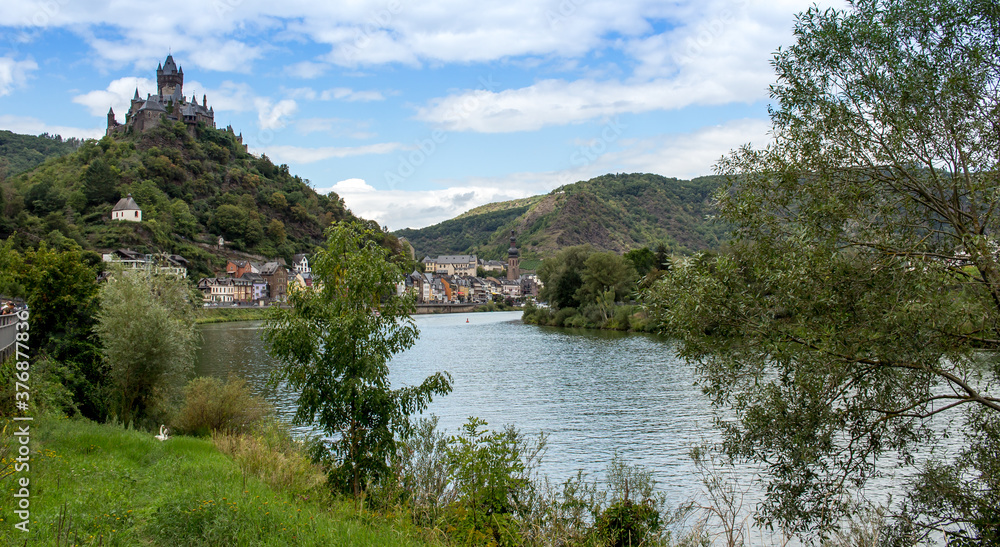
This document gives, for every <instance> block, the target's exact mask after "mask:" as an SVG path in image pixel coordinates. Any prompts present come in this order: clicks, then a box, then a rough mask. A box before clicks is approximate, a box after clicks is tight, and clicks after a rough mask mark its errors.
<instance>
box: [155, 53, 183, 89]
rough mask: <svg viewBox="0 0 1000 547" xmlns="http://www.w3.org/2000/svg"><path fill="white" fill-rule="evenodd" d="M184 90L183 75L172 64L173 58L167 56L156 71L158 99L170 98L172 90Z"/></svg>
mask: <svg viewBox="0 0 1000 547" xmlns="http://www.w3.org/2000/svg"><path fill="white" fill-rule="evenodd" d="M183 88H184V73H183V72H179V71H178V70H177V65H176V64H174V56H173V55H167V60H166V61H164V62H163V65H162V66H160V67H158V68H157V69H156V89H157V91H158V93H159V94H160V97H170V96H172V95H173V94H174V90H178V91H180V90H182V89H183Z"/></svg>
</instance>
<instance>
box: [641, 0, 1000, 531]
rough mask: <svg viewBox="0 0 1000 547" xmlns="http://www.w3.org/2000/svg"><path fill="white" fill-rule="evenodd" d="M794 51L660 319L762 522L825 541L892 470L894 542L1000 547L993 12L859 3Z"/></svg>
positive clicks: (983, 5) (996, 19)
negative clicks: (744, 469) (708, 405)
mask: <svg viewBox="0 0 1000 547" xmlns="http://www.w3.org/2000/svg"><path fill="white" fill-rule="evenodd" d="M795 37H796V41H795V43H794V44H793V45H792V46H791V47H789V48H787V49H781V50H779V51H778V52H777V54H776V55H775V58H774V62H773V64H774V67H775V70H776V72H777V81H776V83H775V84H774V85H772V87H771V94H772V97H773V99H775V100H776V102H777V105H776V106H775V107H773V108H772V110H771V120H772V124H773V140H772V141H771V142H770V143H769V144H768V145H767V146H765V147H764V148H756V149H755V148H751V147H750V146H746V147H744V148H742V149H740V150H738V151H736V152H734V153H732V154H730V155H729V156H727V157H725V158H724V159H723V160H722V161H721V162H720V163H719V164H718V170H719V171H720V173H721V174H724V175H727V176H728V180H729V183H730V184H729V185H728V187H727V188H726V189H725V190H724V191H722V192H721V193H720V194H718V195H717V200H718V208H719V211H720V217H721V218H722V220H724V221H725V222H727V223H729V224H730V225H731V226H732V227H733V228H734V233H733V244H732V249H731V251H729V252H727V253H724V254H722V255H720V256H701V257H696V258H695V259H692V260H688V261H682V262H680V263H675V264H674V266H675V267H674V269H673V271H672V273H671V274H670V275H668V276H667V277H666V278H665V279H664V280H663V281H661V282H660V284H659V285H658V286H656V287H655V288H654V290H653V291H652V292H651V293H650V300H651V302H652V304H653V307H654V310H655V312H656V314H657V315H658V317H659V318H660V319H661V321H662V323H663V326H664V330H665V331H667V332H669V333H671V334H672V335H674V336H676V337H677V338H678V339H679V341H680V343H679V346H678V348H679V351H680V353H681V354H682V355H683V356H684V357H686V358H688V359H690V360H692V361H694V362H696V363H697V364H698V365H699V366H700V370H701V374H702V381H703V385H704V388H705V390H706V392H707V393H708V394H709V395H710V396H711V397H712V399H713V401H714V402H715V403H716V404H718V405H721V406H725V407H729V408H731V409H733V410H734V411H735V416H736V418H737V419H736V420H735V421H731V422H727V423H723V424H721V425H722V427H723V430H724V439H725V440H724V447H725V448H726V450H727V451H728V453H729V454H730V455H731V456H733V457H735V458H738V459H745V460H751V461H756V462H762V463H763V464H765V465H766V467H767V468H768V470H769V479H768V480H769V483H768V488H767V501H766V504H765V506H764V512H763V514H762V516H763V518H764V519H765V520H768V521H772V522H773V521H777V522H781V523H783V524H785V525H787V526H789V527H790V528H792V529H794V530H797V531H799V532H804V533H807V534H808V533H818V534H820V535H821V534H822V533H823V531H824V530H828V529H829V528H831V527H833V526H835V525H836V524H837V522H838V519H839V518H840V517H842V516H843V515H844V514H845V512H847V511H849V510H850V503H849V499H850V493H851V492H852V491H853V490H854V489H856V488H858V487H860V486H862V485H864V484H865V483H866V482H867V481H868V480H869V479H870V478H872V477H874V476H876V475H879V474H880V473H882V472H883V471H884V470H885V464H883V463H882V462H883V461H885V459H884V456H886V455H887V454H890V453H894V456H897V457H896V458H894V461H898V462H902V463H903V464H904V465H915V463H914V462H917V464H916V465H917V471H919V473H918V474H917V476H918V479H916V480H914V481H912V483H911V484H910V485H909V486H910V496H909V498H908V499H907V500H906V502H905V503H904V504H902V505H897V506H896V507H895V509H896V511H897V512H896V515H897V516H898V517H899V519H898V520H897V521H896V524H897V525H898V526H899V528H898V530H897V531H900V532H901V533H903V534H904V535H905V536H906V537H909V538H910V539H914V538H919V537H921V536H922V535H923V534H926V533H928V532H930V531H933V530H941V531H945V532H946V533H947V534H949V535H950V536H951V538H952V539H955V540H961V541H969V542H973V543H975V544H977V545H978V544H980V542H985V543H989V542H990V541H998V536H1000V510H998V509H997V508H998V507H1000V464H998V459H997V458H996V454H997V453H998V452H1000V436H998V431H1000V392H998V391H997V381H998V380H1000V360H998V359H997V355H996V351H997V350H998V349H1000V264H998V253H1000V219H998V213H1000V212H998V209H997V208H998V205H1000V200H998V191H1000V165H998V159H1000V6H998V5H997V4H996V2H993V1H977V0H971V1H945V0H938V1H930V0H857V1H854V2H850V6H849V7H848V9H846V10H834V9H829V10H821V9H818V8H812V9H809V10H808V11H806V12H804V13H802V14H800V15H799V16H798V19H797V22H796V25H795ZM946 419H954V420H956V422H955V423H956V424H962V426H963V427H952V428H947V426H945V425H935V421H941V420H946ZM946 429H950V432H951V433H952V434H953V437H955V436H957V437H959V438H960V439H961V442H959V443H958V444H959V445H960V447H961V448H960V449H957V450H955V449H952V450H949V447H954V446H955V441H954V440H952V441H950V442H949V443H942V442H940V441H941V437H942V435H941V433H942V432H943V431H945V430H946ZM929 447H933V448H934V449H935V452H934V453H933V454H934V456H933V458H934V459H932V460H931V461H929V462H927V463H926V465H923V464H919V461H920V459H919V458H917V459H914V457H915V450H916V449H917V448H925V449H926V448H929ZM985 543H984V544H985Z"/></svg>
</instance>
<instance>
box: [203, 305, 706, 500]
mask: <svg viewBox="0 0 1000 547" xmlns="http://www.w3.org/2000/svg"><path fill="white" fill-rule="evenodd" d="M520 316H521V313H520V312H495V313H470V314H442V315H422V316H417V317H416V323H417V327H418V328H419V330H420V338H419V339H418V341H417V343H416V344H415V345H414V346H413V347H412V348H410V349H409V350H407V351H405V352H403V353H401V354H399V355H397V356H396V357H394V358H393V360H392V362H391V363H390V381H391V382H392V385H393V386H394V387H399V386H403V385H414V384H418V383H420V382H421V381H422V380H423V379H424V378H426V377H427V376H428V375H430V374H433V373H434V372H438V371H447V372H449V373H450V374H451V375H452V378H453V380H454V383H453V391H452V392H451V393H450V394H448V395H446V396H444V397H438V398H436V399H435V400H434V401H433V402H432V403H431V404H430V406H429V408H428V409H427V411H425V414H435V415H437V416H438V417H439V418H440V423H439V427H441V428H443V429H445V430H446V431H448V432H451V433H457V432H458V429H459V427H460V426H461V424H462V423H464V422H465V421H466V420H467V419H468V418H469V417H470V416H476V417H479V418H482V419H484V420H486V421H487V422H489V424H490V428H494V429H499V428H501V427H502V426H504V425H506V424H513V425H514V426H515V427H517V428H518V429H520V430H521V431H522V432H523V433H525V434H527V435H537V434H538V433H539V432H543V431H544V432H545V433H546V434H547V435H548V450H547V452H546V454H545V457H544V459H543V462H542V466H541V469H540V470H541V471H542V473H544V474H545V475H547V476H548V477H549V478H550V479H552V480H555V481H561V480H565V479H566V478H568V477H570V476H572V475H574V474H575V473H576V471H577V470H583V471H585V472H587V473H588V475H590V476H591V477H592V478H595V479H601V478H602V477H603V475H604V472H605V470H606V468H607V465H608V463H609V462H610V461H611V459H612V457H613V456H614V454H615V452H616V451H617V453H618V454H619V455H620V456H621V457H622V458H623V459H624V460H625V461H626V462H628V463H630V464H641V465H643V466H645V467H647V468H648V469H651V470H652V471H653V472H654V477H655V478H656V480H657V482H658V486H659V488H660V489H661V490H662V491H663V492H665V493H667V495H668V498H669V499H670V501H672V502H675V503H680V502H681V501H684V500H687V499H690V498H691V497H692V496H695V495H697V493H698V492H699V491H700V483H699V482H698V478H697V475H696V474H695V473H694V470H693V468H692V465H691V462H690V460H689V458H688V451H689V450H690V448H691V446H693V445H694V444H697V443H700V442H704V441H708V440H712V439H714V438H716V437H715V434H714V432H713V430H712V424H711V415H712V409H711V406H710V404H709V403H708V400H707V399H706V398H705V397H704V396H703V395H702V394H701V392H700V391H699V389H698V387H697V386H695V384H694V380H695V375H694V371H693V369H692V367H691V366H690V365H688V364H686V363H684V362H683V361H681V360H680V359H677V358H676V357H675V355H674V353H673V351H672V348H671V345H670V343H669V342H668V341H666V340H664V339H662V338H658V337H655V336H651V335H640V334H626V333H619V332H605V331H590V330H563V329H554V328H546V327H537V326H534V325H525V324H523V323H521V321H520ZM201 334H202V337H203V341H202V349H201V351H200V352H199V358H198V363H197V373H198V374H199V375H210V376H217V377H222V378H224V377H226V376H227V375H228V374H229V373H231V372H232V373H235V374H237V375H239V376H242V377H244V378H246V379H247V380H248V381H249V382H250V384H251V385H252V386H253V388H254V389H255V390H256V391H257V392H258V393H261V394H264V395H265V396H266V397H267V398H268V400H270V402H271V403H272V404H274V406H275V408H276V410H277V412H278V414H279V415H280V416H282V417H286V418H287V417H290V416H291V414H292V413H293V412H294V408H295V394H294V393H292V392H290V391H289V390H287V389H280V388H279V389H277V390H275V391H272V392H267V391H266V390H265V384H266V381H267V378H268V376H269V374H270V372H271V370H272V369H273V368H274V366H275V365H274V362H273V360H272V358H271V357H270V356H269V355H268V354H267V351H266V347H265V345H264V343H263V342H262V341H261V339H260V324H259V323H254V322H241V323H216V324H208V325H203V326H202V327H201Z"/></svg>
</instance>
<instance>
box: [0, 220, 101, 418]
mask: <svg viewBox="0 0 1000 547" xmlns="http://www.w3.org/2000/svg"><path fill="white" fill-rule="evenodd" d="M70 247H71V248H70V250H65V251H57V250H54V249H51V248H49V247H48V246H47V245H45V244H42V245H40V246H39V247H38V249H37V250H35V249H29V250H27V251H25V252H24V253H21V252H18V251H17V250H15V249H14V241H13V240H12V239H8V240H7V241H5V242H3V243H2V244H0V292H2V293H4V294H6V295H7V296H15V297H22V298H24V300H25V302H26V303H27V304H28V307H29V309H30V314H29V320H28V323H29V325H30V333H31V348H32V352H33V353H34V355H36V356H47V357H48V358H49V359H51V360H53V361H54V362H53V363H52V366H51V367H46V368H45V370H48V371H50V372H52V373H53V374H54V376H52V377H50V378H48V379H46V380H45V381H48V382H53V383H60V384H62V385H64V386H65V387H66V388H68V389H69V390H70V391H71V392H72V395H73V404H72V405H69V404H65V405H60V406H63V407H65V409H66V410H67V411H69V410H70V409H71V408H72V407H73V406H75V407H76V408H77V409H78V410H79V411H80V412H81V413H83V414H84V415H85V416H88V417H91V418H102V417H103V416H104V415H105V404H104V398H103V394H102V393H101V389H102V388H101V386H102V385H103V384H104V376H103V372H102V371H101V366H100V365H101V359H100V353H99V347H98V341H97V338H96V336H95V334H94V325H95V320H94V314H95V312H96V310H97V293H98V287H97V273H96V270H95V268H94V258H93V257H91V256H90V255H89V254H88V253H84V252H81V251H80V250H79V248H75V249H74V248H73V247H75V244H71V245H70ZM43 360H44V359H43ZM39 381H42V376H39Z"/></svg>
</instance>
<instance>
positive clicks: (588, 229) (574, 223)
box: [396, 173, 726, 259]
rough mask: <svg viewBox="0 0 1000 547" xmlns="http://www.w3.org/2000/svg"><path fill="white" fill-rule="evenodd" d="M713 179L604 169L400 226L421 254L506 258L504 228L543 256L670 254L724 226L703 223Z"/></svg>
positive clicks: (710, 238) (703, 243)
mask: <svg viewBox="0 0 1000 547" xmlns="http://www.w3.org/2000/svg"><path fill="white" fill-rule="evenodd" d="M721 183H722V180H721V178H719V177H699V178H696V179H693V180H679V179H675V178H666V177H661V176H659V175H652V174H643V173H633V174H609V175H604V176H601V177H597V178H594V179H591V180H588V181H582V182H577V183H575V184H568V185H566V186H562V187H560V188H557V189H555V190H553V191H552V192H550V193H549V194H546V195H543V196H534V197H532V198H527V199H522V200H514V201H508V202H502V203H491V204H488V205H484V206H482V207H477V208H476V209H473V210H471V211H469V212H466V213H464V214H462V215H460V216H459V217H457V218H454V219H452V220H447V221H445V222H442V223H440V224H436V225H434V226H429V227H427V228H422V229H420V230H412V229H408V230H400V231H399V232H396V235H399V236H402V237H405V238H406V239H407V240H409V242H410V243H411V244H412V245H413V247H414V249H415V250H416V254H417V257H418V258H419V257H421V256H424V255H438V254H458V253H477V254H479V255H480V256H481V257H483V258H487V259H491V258H502V257H505V256H506V252H507V247H508V246H509V242H508V239H509V237H510V230H514V231H515V232H516V233H517V239H518V245H519V246H520V247H521V249H522V254H523V255H524V256H527V257H529V258H532V257H533V258H544V257H547V256H551V255H553V254H554V253H555V252H556V251H558V250H559V249H562V248H564V247H570V246H573V245H581V244H590V245H592V246H594V247H595V248H597V249H600V250H609V251H615V252H624V251H627V250H629V249H634V248H637V247H642V246H644V245H653V244H656V243H661V242H662V243H664V244H665V245H666V246H667V248H668V250H669V251H670V252H673V253H689V252H694V251H698V250H704V249H711V248H715V247H717V246H718V245H719V244H720V242H721V241H722V239H723V238H724V234H725V231H726V229H725V227H724V226H721V225H718V224H715V223H712V222H710V221H709V220H707V218H706V217H707V216H708V215H710V214H711V205H710V197H711V194H712V192H713V191H715V189H716V188H718V187H719V185H720V184H721Z"/></svg>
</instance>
